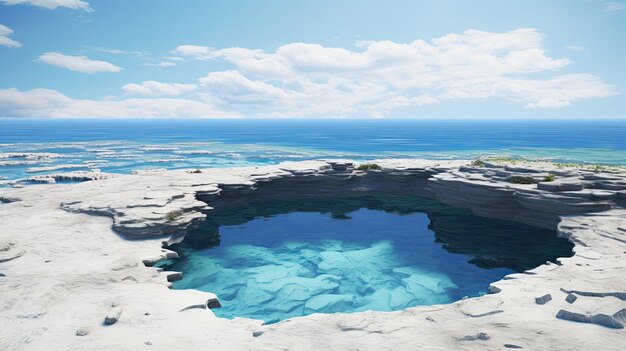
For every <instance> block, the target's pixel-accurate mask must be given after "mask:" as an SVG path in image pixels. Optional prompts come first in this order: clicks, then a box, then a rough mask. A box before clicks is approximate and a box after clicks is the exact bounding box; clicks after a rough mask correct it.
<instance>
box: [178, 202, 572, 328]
mask: <svg viewBox="0 0 626 351" xmlns="http://www.w3.org/2000/svg"><path fill="white" fill-rule="evenodd" d="M571 248H572V245H571V244H570V243H568V242H567V240H565V239H562V238H557V237H556V235H555V233H554V232H552V231H548V230H544V229H538V228H533V227H529V226H526V225H523V224H520V223H517V222H509V221H501V220H493V219H485V218H480V217H477V216H474V215H472V214H471V213H469V212H468V211H467V210H463V209H458V208H452V207H448V206H445V205H442V204H439V203H436V202H434V201H431V200H426V199H420V198H416V197H403V196H359V197H344V198H336V199H329V198H325V199H320V198H310V199H296V200H292V201H284V202H282V203H276V202H272V203H269V202H251V203H247V204H242V205H240V206H237V207H230V208H225V209H221V210H217V211H216V212H214V213H211V214H210V216H209V219H208V220H207V221H206V222H205V223H203V224H202V225H201V226H200V228H198V229H196V230H194V231H192V232H191V233H190V234H189V235H188V237H187V238H186V239H185V241H183V243H181V244H179V245H177V246H176V247H174V249H175V250H176V251H178V252H179V253H180V254H181V255H182V258H181V259H179V260H177V261H174V262H169V263H168V264H169V265H168V266H167V267H166V268H167V269H171V270H179V271H183V272H184V277H183V279H182V280H180V281H178V282H176V283H175V284H174V287H175V288H176V289H190V288H193V289H198V290H204V291H210V292H214V293H216V294H217V295H218V297H219V299H220V302H221V304H222V306H223V307H222V308H220V309H214V310H213V311H214V312H215V313H216V315H218V316H220V317H226V318H234V317H249V318H255V319H261V320H264V321H265V322H267V323H274V322H277V321H280V320H284V319H287V318H291V317H296V316H302V315H307V314H312V313H318V312H320V313H333V312H358V311H366V310H376V311H392V310H402V309H405V308H407V307H411V306H417V305H432V304H442V303H449V302H453V301H456V300H459V299H461V298H463V297H465V296H470V297H472V296H479V295H482V294H485V293H486V292H487V288H488V286H489V283H490V282H493V281H497V280H499V279H501V278H502V277H503V276H505V275H507V274H509V273H513V272H516V271H523V270H525V269H530V268H533V267H536V266H538V265H540V264H542V263H544V262H545V261H546V260H554V259H555V258H557V257H562V256H571Z"/></svg>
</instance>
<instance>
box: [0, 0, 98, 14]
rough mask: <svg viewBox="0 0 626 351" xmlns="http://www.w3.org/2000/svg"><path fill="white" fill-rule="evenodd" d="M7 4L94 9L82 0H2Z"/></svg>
mask: <svg viewBox="0 0 626 351" xmlns="http://www.w3.org/2000/svg"><path fill="white" fill-rule="evenodd" d="M0 1H2V2H3V3H4V4H6V5H31V6H36V7H43V8H46V9H49V10H54V9H56V8H58V7H67V8H70V9H73V10H82V11H87V12H91V11H93V9H92V8H91V6H89V3H88V2H86V1H82V0H0Z"/></svg>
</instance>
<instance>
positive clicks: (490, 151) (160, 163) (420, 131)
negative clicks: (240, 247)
mask: <svg viewBox="0 0 626 351" xmlns="http://www.w3.org/2000/svg"><path fill="white" fill-rule="evenodd" d="M24 152H27V153H53V154H54V155H48V156H50V157H43V158H37V157H35V158H33V157H17V156H19V155H13V156H16V157H11V158H0V180H1V179H3V178H4V179H9V180H15V179H21V178H25V177H29V176H33V175H41V174H49V173H58V172H65V171H74V170H89V169H94V168H97V169H100V170H102V171H104V172H112V173H126V174H127V173H130V172H131V171H132V170H136V169H154V168H166V169H180V168H194V167H198V168H200V167H232V166H241V165H259V164H273V163H277V162H281V161H287V160H307V159H315V158H352V159H356V160H365V159H371V158H381V157H420V158H430V159H459V158H473V157H476V156H480V155H507V156H521V157H530V158H545V159H550V160H555V161H572V162H590V163H605V164H617V165H626V121H620V120H579V121H558V120H544V121H520V120H509V121H506V120H505V121H489V120H478V121H476V120H474V121H466V120H444V121H429V120H295V121H294V120H86V119H85V120H58V119H0V155H1V154H3V153H5V154H6V153H24ZM41 167H63V168H60V169H56V170H42V169H41Z"/></svg>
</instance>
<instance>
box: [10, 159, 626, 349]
mask: <svg viewBox="0 0 626 351" xmlns="http://www.w3.org/2000/svg"><path fill="white" fill-rule="evenodd" d="M371 163H375V164H377V165H378V166H379V167H372V168H369V169H363V170H358V169H357V168H355V166H358V165H355V164H354V163H353V162H351V161H339V160H332V161H304V162H288V163H282V164H279V165H274V166H264V167H247V168H230V169H201V170H198V171H185V170H177V171H158V170H155V171H147V172H137V173H136V174H133V175H123V176H114V177H113V176H109V175H107V174H102V173H94V172H84V173H85V174H81V173H79V174H77V173H76V172H74V173H72V174H69V175H63V174H59V175H58V176H56V177H53V178H52V179H54V180H55V181H57V180H59V181H60V180H74V181H75V180H89V181H85V182H82V183H74V184H45V185H43V184H39V185H28V186H24V187H21V188H4V189H0V294H1V296H2V300H1V303H0V349H1V350H44V349H45V350H137V349H142V348H147V349H157V350H164V349H180V350H187V349H212V350H283V349H284V350H324V349H327V350H357V349H358V350H383V349H394V350H416V349H426V350H485V349H487V350H502V349H530V350H589V349H599V350H621V349H623V348H624V345H626V332H625V331H624V326H626V279H624V276H625V274H626V208H625V207H624V205H625V204H626V174H624V173H620V171H619V170H617V171H611V172H607V171H602V170H586V169H575V168H571V167H570V168H563V167H557V166H556V165H552V164H533V163H527V164H517V163H516V164H506V163H502V162H499V163H495V162H494V163H491V162H489V161H484V162H483V161H481V162H470V161H427V160H415V159H407V160H374V161H371ZM378 168H380V169H378ZM63 177H69V178H63ZM57 178H58V179H57ZM48 183H52V182H48ZM255 191H256V192H259V194H262V193H263V192H264V194H265V195H264V196H276V197H277V198H279V197H284V196H289V194H294V193H298V192H317V193H324V192H327V193H337V192H341V193H344V192H345V193H367V192H374V193H376V192H378V193H403V194H406V193H410V194H415V195H419V196H424V197H431V198H434V199H437V200H439V201H441V202H443V203H446V204H450V205H457V206H462V207H467V208H470V209H471V210H472V211H473V212H474V213H476V214H478V215H480V216H484V217H492V218H502V219H514V220H517V221H520V222H524V223H527V224H530V225H534V226H537V227H542V228H549V229H556V230H557V233H558V235H561V236H564V237H567V238H569V240H571V241H572V242H573V243H574V244H575V247H574V252H575V255H574V256H573V257H570V258H562V259H560V261H559V263H558V264H545V265H542V266H539V267H537V268H535V269H532V270H529V271H525V272H523V273H518V274H511V275H508V276H506V277H505V278H504V279H503V280H501V281H498V282H494V283H492V284H491V286H490V291H491V294H488V295H485V296H483V297H479V298H470V299H464V300H461V301H458V302H456V303H452V304H447V305H434V306H422V307H414V308H409V309H406V310H404V311H399V312H360V313H353V314H340V313H337V314H314V315H310V316H306V317H298V318H294V319H291V320H287V321H284V322H280V323H277V324H272V325H262V323H261V322H260V321H256V320H250V319H243V318H235V319H233V320H225V319H220V318H217V317H215V316H214V315H213V313H212V312H211V308H216V307H218V306H219V296H215V295H213V294H211V293H205V292H200V291H195V290H172V289H169V286H170V285H171V283H170V281H173V280H175V279H177V278H179V277H180V274H181V273H180V272H167V271H162V270H161V269H159V268H156V267H153V266H154V264H155V263H156V262H158V261H159V260H162V259H165V258H175V257H176V256H177V254H176V252H174V251H171V250H169V249H168V248H167V247H168V245H170V244H172V243H173V242H179V241H181V240H184V236H185V231H186V229H188V228H189V227H191V226H193V225H195V223H197V222H198V221H199V220H201V219H202V218H204V217H205V213H206V211H209V212H208V213H210V209H211V207H213V206H219V205H220V203H221V202H222V201H225V200H224V199H226V198H235V199H236V198H241V199H242V201H245V196H246V194H249V193H251V192H255Z"/></svg>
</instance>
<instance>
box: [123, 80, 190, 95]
mask: <svg viewBox="0 0 626 351" xmlns="http://www.w3.org/2000/svg"><path fill="white" fill-rule="evenodd" d="M197 87H198V86H197V85H195V84H179V83H161V82H157V81H154V80H149V81H145V82H142V83H141V84H135V83H129V84H126V85H124V86H123V87H122V90H124V92H126V93H128V94H134V95H143V96H179V95H181V94H184V93H188V92H191V91H194V90H196V88H197Z"/></svg>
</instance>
